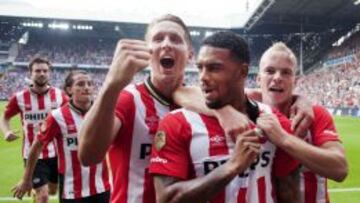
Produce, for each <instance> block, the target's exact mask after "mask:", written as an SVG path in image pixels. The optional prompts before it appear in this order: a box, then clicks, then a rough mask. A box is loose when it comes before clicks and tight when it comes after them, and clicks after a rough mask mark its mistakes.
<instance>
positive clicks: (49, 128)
mask: <svg viewBox="0 0 360 203" xmlns="http://www.w3.org/2000/svg"><path fill="white" fill-rule="evenodd" d="M82 122H83V115H82V113H81V112H80V111H79V110H77V109H76V107H74V106H73V105H72V104H66V105H64V106H63V107H61V108H59V109H56V110H54V111H52V112H51V113H50V114H49V116H48V117H47V119H46V123H45V124H44V125H46V128H43V129H42V132H41V133H40V135H39V137H38V139H39V141H40V142H41V143H43V144H47V143H48V142H51V141H53V140H55V144H56V147H57V151H58V171H59V173H60V174H62V175H63V176H64V188H63V194H62V198H64V199H78V198H84V197H88V196H92V195H96V194H99V193H102V192H104V191H107V190H110V184H109V178H108V169H107V165H106V161H103V162H102V163H99V164H97V165H93V166H89V167H85V166H82V165H81V164H80V161H79V159H78V156H77V153H78V139H79V133H78V132H79V130H80V128H81V125H82Z"/></svg>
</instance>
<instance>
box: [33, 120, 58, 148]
mask: <svg viewBox="0 0 360 203" xmlns="http://www.w3.org/2000/svg"><path fill="white" fill-rule="evenodd" d="M60 134H61V130H60V126H59V125H58V123H57V122H56V120H55V118H54V117H53V116H52V114H51V113H50V114H49V115H48V117H47V118H46V120H45V121H44V122H43V123H42V124H41V127H40V133H39V135H38V136H37V139H38V140H39V142H40V143H41V144H42V145H43V146H45V145H47V144H48V143H49V142H51V141H52V140H54V138H55V137H56V136H58V135H60Z"/></svg>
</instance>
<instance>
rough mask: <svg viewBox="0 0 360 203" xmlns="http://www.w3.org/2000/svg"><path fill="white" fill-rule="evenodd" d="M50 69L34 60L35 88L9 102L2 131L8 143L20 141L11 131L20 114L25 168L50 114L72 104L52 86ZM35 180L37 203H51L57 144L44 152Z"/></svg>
mask: <svg viewBox="0 0 360 203" xmlns="http://www.w3.org/2000/svg"><path fill="white" fill-rule="evenodd" d="M50 67H51V65H50V62H49V61H48V60H46V59H43V58H34V59H33V60H32V61H31V62H30V64H29V72H30V78H31V82H32V84H31V85H30V86H29V87H27V88H25V89H24V90H22V91H19V92H17V93H15V94H14V95H13V96H12V97H11V98H10V99H9V102H8V104H7V106H6V109H5V112H4V114H3V116H2V117H1V119H0V128H1V130H2V132H3V133H4V135H5V140H6V141H9V142H10V141H13V140H15V139H17V138H18V136H17V135H16V134H15V133H14V131H12V130H11V129H10V126H9V122H10V119H11V118H12V117H14V116H15V115H16V114H18V113H20V116H21V122H22V127H23V131H24V139H23V148H22V156H23V159H24V162H25V165H26V162H27V159H28V155H29V150H30V147H31V145H32V143H33V142H34V140H35V139H36V136H37V134H38V133H39V130H40V126H41V125H42V122H43V121H44V120H45V118H46V116H47V114H48V113H49V112H50V111H51V110H53V109H56V108H58V107H60V106H61V105H63V104H65V103H66V102H67V101H68V98H67V96H66V95H65V94H64V93H63V92H62V91H61V90H60V89H58V88H55V87H52V86H50V85H49V77H50ZM32 177H33V179H32V186H33V188H34V190H35V195H36V202H38V203H40V202H48V194H55V193H56V188H57V181H58V179H57V177H58V174H57V158H56V151H55V145H54V143H52V142H51V143H49V144H48V145H46V146H45V147H44V148H43V150H42V152H41V153H40V159H39V161H38V162H37V164H36V168H35V171H34V174H33V176H32Z"/></svg>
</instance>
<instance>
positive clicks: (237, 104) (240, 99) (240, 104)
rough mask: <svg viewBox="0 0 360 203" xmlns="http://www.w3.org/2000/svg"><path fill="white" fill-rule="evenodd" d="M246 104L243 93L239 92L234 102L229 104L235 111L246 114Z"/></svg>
mask: <svg viewBox="0 0 360 203" xmlns="http://www.w3.org/2000/svg"><path fill="white" fill-rule="evenodd" d="M246 102H247V98H246V96H245V93H244V91H241V90H240V92H239V93H238V94H237V96H236V99H235V101H234V102H233V104H231V105H232V106H233V107H234V108H235V109H236V110H238V111H239V112H241V113H244V114H246Z"/></svg>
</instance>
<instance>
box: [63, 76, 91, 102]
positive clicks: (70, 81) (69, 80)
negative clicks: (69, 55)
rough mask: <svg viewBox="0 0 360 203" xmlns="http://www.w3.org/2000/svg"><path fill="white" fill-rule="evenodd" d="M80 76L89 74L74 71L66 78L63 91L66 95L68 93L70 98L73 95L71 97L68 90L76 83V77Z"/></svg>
mask: <svg viewBox="0 0 360 203" xmlns="http://www.w3.org/2000/svg"><path fill="white" fill-rule="evenodd" d="M79 74H83V75H88V74H89V73H88V72H86V71H84V70H73V71H70V72H69V73H68V75H67V76H66V77H65V83H64V87H63V89H64V91H65V93H66V94H67V95H68V96H69V97H71V95H70V93H69V92H68V91H67V88H68V87H71V86H73V84H74V81H75V80H74V77H75V76H76V75H79Z"/></svg>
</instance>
